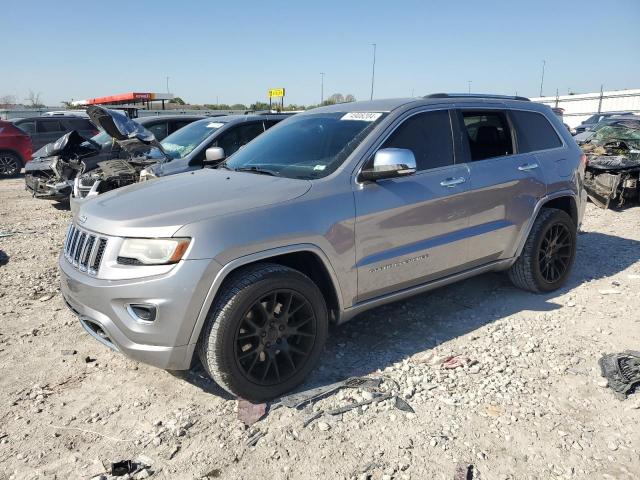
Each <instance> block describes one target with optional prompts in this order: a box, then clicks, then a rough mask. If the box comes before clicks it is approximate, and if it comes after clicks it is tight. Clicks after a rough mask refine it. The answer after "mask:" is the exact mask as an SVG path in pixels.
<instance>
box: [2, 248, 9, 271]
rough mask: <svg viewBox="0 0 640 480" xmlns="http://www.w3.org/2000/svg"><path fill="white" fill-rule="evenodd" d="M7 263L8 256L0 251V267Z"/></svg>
mask: <svg viewBox="0 0 640 480" xmlns="http://www.w3.org/2000/svg"><path fill="white" fill-rule="evenodd" d="M7 263H9V255H7V254H6V253H4V252H3V251H2V250H0V267H2V266H3V265H6V264H7Z"/></svg>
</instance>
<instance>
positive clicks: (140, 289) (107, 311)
mask: <svg viewBox="0 0 640 480" xmlns="http://www.w3.org/2000/svg"><path fill="white" fill-rule="evenodd" d="M58 264H59V267H60V274H61V275H60V279H61V280H60V288H61V292H62V296H63V297H64V300H65V301H66V303H67V305H68V306H69V308H70V309H71V310H72V311H73V312H74V313H75V314H76V315H77V316H78V318H79V320H80V323H81V324H82V326H83V327H84V329H85V330H86V331H87V332H88V333H89V334H91V335H92V336H93V337H94V338H96V339H97V340H98V341H100V342H101V343H102V344H104V345H106V346H108V347H110V348H112V349H113V350H116V351H119V352H122V353H124V354H125V355H127V356H128V357H131V358H132V359H134V360H138V361H140V362H143V363H147V364H149V365H153V366H155V367H159V368H164V369H167V370H186V369H189V368H190V366H191V359H192V356H193V352H194V350H195V343H193V344H189V339H190V338H191V335H192V333H193V329H194V326H195V322H196V319H197V317H198V314H199V313H200V309H201V308H202V305H203V302H204V298H205V296H206V294H207V291H208V289H209V287H210V286H211V282H212V281H213V278H214V277H215V274H216V273H217V272H218V271H219V265H218V264H217V263H215V262H214V261H212V260H207V259H205V260H184V261H181V262H180V263H178V264H177V265H176V266H175V267H174V268H173V269H172V270H171V271H170V272H169V273H167V274H164V275H157V276H153V277H145V278H140V279H135V280H103V279H98V278H95V277H91V276H89V275H87V274H86V273H83V272H80V271H78V270H76V269H75V268H74V267H73V266H72V265H71V264H70V263H69V262H68V261H67V259H66V258H65V257H64V255H61V256H60V258H59V260H58ZM139 303H148V304H153V305H156V306H157V316H156V319H155V320H154V321H153V322H146V321H142V320H139V319H136V318H135V317H134V316H133V315H132V314H131V313H130V312H129V310H128V309H127V305H129V304H139Z"/></svg>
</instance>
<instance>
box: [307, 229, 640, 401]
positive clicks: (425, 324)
mask: <svg viewBox="0 0 640 480" xmlns="http://www.w3.org/2000/svg"><path fill="white" fill-rule="evenodd" d="M639 259H640V242H638V241H636V240H631V239H626V238H621V237H617V236H613V235H607V234H603V233H599V232H586V233H583V234H581V235H580V236H579V237H578V251H577V256H576V263H575V266H574V269H573V271H572V273H571V277H570V279H569V281H568V282H567V284H566V285H565V286H564V287H563V288H562V289H560V290H559V291H557V292H552V293H549V294H543V295H538V294H533V293H528V292H524V291H521V290H518V289H516V288H515V287H513V286H512V285H511V282H510V281H509V280H508V278H507V276H506V274H503V273H488V274H484V275H480V276H478V277H474V278H470V279H468V280H465V281H462V282H459V283H456V284H452V285H449V286H446V287H442V288H439V289H437V290H433V291H431V292H427V293H424V294H421V295H417V296H415V297H412V298H409V299H407V300H403V301H399V302H395V303H392V304H389V305H384V306H382V307H378V308H375V309H373V310H370V311H368V312H364V313H362V314H360V315H358V316H357V317H355V318H354V319H353V320H351V321H350V322H348V323H346V324H344V325H340V326H333V327H332V328H331V331H330V337H329V340H328V342H327V347H326V351H325V352H324V354H323V356H322V357H321V365H320V367H319V368H317V369H316V370H315V371H314V372H312V374H311V375H310V376H309V378H308V379H307V381H306V382H305V384H304V385H303V386H302V387H301V388H300V389H299V390H305V389H307V388H314V387H317V386H321V385H324V384H328V383H333V382H337V381H340V380H344V379H346V378H349V377H354V376H362V375H368V374H371V373H372V372H375V371H376V370H378V369H380V370H384V369H385V368H387V367H389V366H391V365H393V364H394V363H397V362H400V361H402V360H404V359H407V358H409V357H411V356H413V355H415V354H416V353H420V352H426V351H429V350H430V349H431V348H433V347H435V346H437V345H440V344H441V343H444V342H446V341H448V340H452V339H454V338H457V337H460V336H463V335H465V334H468V333H470V332H473V331H474V330H476V329H478V328H480V327H483V326H484V325H487V324H490V323H493V322H495V321H496V320H499V319H502V318H504V317H507V316H510V315H512V314H516V313H519V312H522V311H531V312H551V311H554V310H557V309H559V308H562V305H561V304H559V303H557V302H555V301H554V299H555V298H556V297H558V296H559V295H562V294H564V293H567V292H569V291H570V290H572V289H574V288H575V287H577V286H579V285H581V284H583V283H585V282H587V281H591V280H597V279H600V278H606V277H610V276H612V275H615V274H617V273H618V272H620V271H622V270H625V269H626V268H628V267H629V266H631V265H632V264H634V263H635V262H637V261H638V260H639Z"/></svg>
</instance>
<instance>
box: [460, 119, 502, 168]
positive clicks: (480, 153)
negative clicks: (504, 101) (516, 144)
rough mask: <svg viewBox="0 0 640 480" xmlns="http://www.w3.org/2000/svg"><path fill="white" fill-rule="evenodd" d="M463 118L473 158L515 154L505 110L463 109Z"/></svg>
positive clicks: (483, 158)
mask: <svg viewBox="0 0 640 480" xmlns="http://www.w3.org/2000/svg"><path fill="white" fill-rule="evenodd" d="M462 119H463V122H464V129H465V131H466V134H467V135H466V136H467V141H468V142H469V152H470V155H471V160H473V161H478V160H485V159H487V158H495V157H503V156H505V155H512V154H513V141H512V137H511V129H510V128H509V122H508V121H507V116H506V115H505V113H504V112H496V111H463V112H462Z"/></svg>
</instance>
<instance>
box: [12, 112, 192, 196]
mask: <svg viewBox="0 0 640 480" xmlns="http://www.w3.org/2000/svg"><path fill="white" fill-rule="evenodd" d="M202 118H204V117H203V116H200V115H163V116H157V117H143V118H138V119H136V120H130V121H131V122H135V124H139V125H143V126H144V127H145V128H146V129H147V130H148V131H150V132H151V133H153V135H154V136H155V137H156V139H158V140H162V139H163V138H165V137H166V136H167V135H170V134H172V133H173V132H175V131H176V130H179V129H181V128H182V127H184V126H185V125H188V124H190V123H191V122H193V121H195V120H201V119H202ZM89 143H93V144H96V145H97V146H98V147H97V148H93V147H94V146H92V145H89ZM55 144H58V141H56V142H55ZM151 148H152V147H147V148H146V150H150V149H151ZM142 153H143V152H142ZM130 155H131V154H130V153H129V152H128V151H127V150H125V149H123V148H122V147H121V146H120V144H118V143H117V142H115V141H113V138H111V137H110V136H109V134H107V133H106V132H101V133H99V134H97V135H95V136H94V137H93V138H91V142H88V141H86V139H85V138H83V136H82V135H74V136H72V137H70V138H69V139H68V141H65V142H64V148H63V149H60V148H54V143H50V144H47V145H45V146H44V147H42V148H41V149H40V150H38V151H37V152H35V153H34V154H33V158H34V159H33V161H32V162H30V163H29V164H28V165H27V167H25V177H24V181H25V188H26V189H27V190H28V191H30V192H31V193H32V194H33V196H34V197H40V198H46V199H50V200H66V199H67V198H68V197H69V194H70V193H71V189H72V188H73V180H74V178H75V177H76V175H77V174H78V172H80V173H84V172H88V171H91V170H93V169H95V168H97V167H98V163H100V162H104V161H107V160H113V159H117V158H121V159H128V158H129V157H130Z"/></svg>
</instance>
